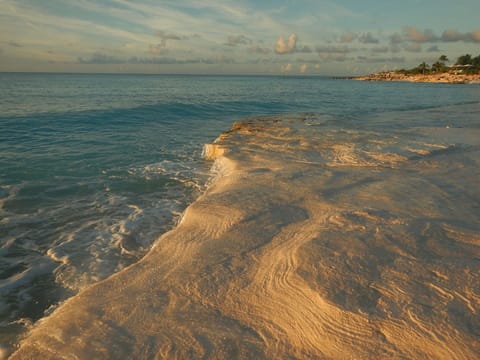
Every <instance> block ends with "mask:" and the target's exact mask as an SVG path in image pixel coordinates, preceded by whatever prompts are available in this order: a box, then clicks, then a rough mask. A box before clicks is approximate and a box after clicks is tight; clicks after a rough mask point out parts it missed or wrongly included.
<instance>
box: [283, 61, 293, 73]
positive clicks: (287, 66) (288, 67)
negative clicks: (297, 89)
mask: <svg viewBox="0 0 480 360" xmlns="http://www.w3.org/2000/svg"><path fill="white" fill-rule="evenodd" d="M280 70H281V72H282V73H289V72H292V70H293V65H292V64H290V63H288V64H285V65H282V66H281V67H280Z"/></svg>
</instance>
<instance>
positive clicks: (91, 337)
mask: <svg viewBox="0 0 480 360" xmlns="http://www.w3.org/2000/svg"><path fill="white" fill-rule="evenodd" d="M205 155H206V156H207V157H209V158H211V159H214V160H215V162H214V166H213V171H214V172H215V173H216V177H215V179H213V180H212V184H211V185H210V187H209V188H208V190H207V191H206V193H205V194H204V195H203V196H201V197H200V198H199V199H198V200H197V201H196V202H194V203H193V204H192V205H191V206H190V207H189V208H188V209H187V210H186V212H185V214H184V216H183V219H182V221H181V222H180V224H179V225H178V227H177V228H176V229H174V230H173V231H171V232H169V233H166V234H165V235H164V236H162V238H160V239H159V241H158V242H157V245H156V246H155V247H154V248H153V249H152V250H151V252H150V253H149V254H148V255H147V256H146V257H145V258H144V259H143V260H142V261H140V262H139V263H137V264H135V265H133V266H131V267H129V268H127V269H125V270H124V271H122V272H120V273H118V274H116V275H114V276H112V277H111V278H109V279H107V280H105V281H102V282H100V283H98V284H96V285H94V286H92V287H89V288H87V289H86V290H84V291H82V292H81V293H80V294H79V295H77V296H75V297H73V298H71V299H70V300H68V301H66V302H65V303H64V304H63V305H62V306H60V307H59V308H58V309H57V310H56V311H55V312H54V313H53V314H52V315H51V316H49V317H47V318H45V319H44V320H42V321H40V322H39V323H38V324H37V325H36V326H35V327H34V328H33V329H32V331H31V332H30V334H29V335H28V337H27V338H26V339H25V340H24V341H23V342H22V344H21V347H20V348H19V349H18V351H17V352H16V353H15V354H14V355H13V357H12V358H13V359H30V358H38V359H49V358H52V359H53V358H55V359H57V358H65V359H73V358H79V359H99V358H106V359H107V358H108V359H115V358H116V359H126V358H129V359H142V358H144V359H151V358H172V359H174V358H178V359H195V358H207V359H233V358H241V359H259V358H268V359H286V358H298V359H308V358H312V359H350V358H351V359H374V358H388V359H410V358H416V359H425V358H431V359H474V358H476V357H477V356H478V354H480V340H479V339H480V316H479V311H480V294H479V289H480V277H479V276H480V275H479V274H480V262H479V259H480V221H479V214H480V197H479V195H480V189H479V186H478V181H479V179H480V170H479V169H480V125H479V124H478V122H477V123H476V124H474V126H472V127H470V128H445V127H435V126H417V127H411V128H402V129H400V130H398V131H380V130H378V131H376V130H372V128H368V127H365V128H355V127H353V128H352V129H348V128H346V127H344V126H337V125H336V124H335V122H334V121H330V120H329V119H328V118H327V119H325V118H322V117H321V116H317V115H302V116H290V117H289V116H284V117H262V118H251V119H246V120H245V121H242V122H240V123H236V124H234V126H233V127H232V129H231V130H230V131H228V132H226V133H224V134H223V135H222V136H220V138H219V139H217V141H216V142H215V143H214V144H211V145H208V146H206V148H205Z"/></svg>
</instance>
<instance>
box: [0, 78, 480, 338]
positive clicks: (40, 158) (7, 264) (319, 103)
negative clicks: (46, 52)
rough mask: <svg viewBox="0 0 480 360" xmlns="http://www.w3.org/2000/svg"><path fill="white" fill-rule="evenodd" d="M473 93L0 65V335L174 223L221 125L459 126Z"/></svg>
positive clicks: (192, 194) (20, 327)
mask: <svg viewBox="0 0 480 360" xmlns="http://www.w3.org/2000/svg"><path fill="white" fill-rule="evenodd" d="M479 102H480V86H478V85H448V84H410V83H370V82H357V81H351V80H333V79H327V78H311V77H227V76H173V75H172V76H166V75H162V76H154V75H72V74H0V169H1V170H0V344H4V345H7V346H8V345H9V344H11V343H13V342H15V341H16V339H17V336H18V334H20V333H21V332H22V331H24V329H25V328H28V326H29V324H31V323H32V322H34V321H36V320H37V319H39V318H41V317H43V316H44V315H45V314H48V313H49V312H50V311H51V310H52V309H53V307H54V306H55V305H56V304H58V303H59V302H60V301H62V300H64V299H66V298H68V297H69V296H71V295H73V294H75V293H77V292H78V291H79V290H80V289H82V288H83V287H85V286H87V285H89V284H92V283H94V282H97V281H99V280H101V279H104V278H106V277H108V276H109V275H111V274H113V273H115V272H118V271H119V270H121V269H123V268H124V267H126V266H128V265H130V264H132V263H134V262H136V261H138V260H139V259H140V258H141V257H142V256H143V255H144V254H145V253H146V252H147V251H148V250H149V248H150V247H151V246H152V244H153V243H154V242H155V240H156V239H157V238H158V237H159V236H160V235H161V234H162V233H164V232H165V231H168V230H169V229H171V228H172V227H173V226H175V223H176V221H178V219H179V217H180V215H181V212H182V211H183V210H184V209H185V207H186V206H187V205H188V204H189V203H190V202H192V201H193V200H194V199H195V198H196V197H197V196H198V195H199V194H201V193H202V191H203V190H204V189H205V186H206V184H207V183H208V180H209V176H210V173H209V168H210V165H211V163H209V162H208V161H206V160H204V159H202V156H201V152H202V146H203V144H205V143H210V142H212V141H213V140H214V139H215V138H216V137H217V136H218V135H219V134H220V133H221V132H222V131H224V130H227V129H229V128H230V126H231V124H232V122H233V121H235V120H239V119H242V118H244V117H247V116H257V115H262V114H279V113H305V112H313V113H316V114H321V115H322V116H324V118H325V119H327V120H328V121H332V122H335V123H337V124H343V125H344V126H345V128H352V127H353V128H355V127H365V126H367V127H370V128H372V129H374V128H375V127H376V126H382V127H386V126H387V127H388V128H389V129H390V128H391V129H401V128H402V126H403V122H404V121H405V122H408V126H409V127H410V126H412V123H415V124H417V126H421V125H422V123H423V122H427V121H428V124H429V125H432V123H434V124H435V125H436V126H440V127H461V126H463V124H464V123H465V122H469V121H470V120H471V118H472V117H474V116H475V114H466V112H468V110H467V109H468V105H469V104H478V103H479ZM415 110H422V111H419V112H418V113H416V112H415ZM392 113H395V116H394V117H392V119H394V121H391V122H388V121H387V122H386V121H385V117H388V116H390V115H389V114H392ZM402 114H405V115H404V116H403V117H402ZM415 114H421V116H416V115H415ZM425 114H427V115H428V119H426V118H424V116H426V115H425ZM380 118H381V119H382V120H381V121H378V123H377V122H376V120H378V119H380Z"/></svg>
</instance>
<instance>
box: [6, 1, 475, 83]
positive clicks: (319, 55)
mask: <svg viewBox="0 0 480 360" xmlns="http://www.w3.org/2000/svg"><path fill="white" fill-rule="evenodd" d="M479 14H480V1H478V0H456V1H451V0H449V1H446V0H436V1H430V0H424V1H414V0H402V1H387V0H383V1H377V0H364V1H358V0H357V1H354V0H345V1H330V0H283V1H282V0H278V1H273V0H265V1H261V0H258V1H253V0H237V1H230V0H225V1H220V0H195V1H194V0H97V1H94V0H0V71H62V72H133V73H135V72H141V73H198V74H203V73H207V74H208V73H215V74H280V73H285V74H319V75H334V74H336V75H350V74H360V73H366V72H373V71H378V70H381V69H387V68H388V69H394V68H408V67H412V66H415V65H417V64H418V63H420V62H422V61H427V62H433V61H435V60H436V59H437V58H438V57H439V56H440V55H442V54H446V55H447V56H448V57H449V58H450V59H451V60H455V59H456V57H458V56H459V55H462V54H465V53H470V54H472V55H474V56H476V55H479V54H480V15H479Z"/></svg>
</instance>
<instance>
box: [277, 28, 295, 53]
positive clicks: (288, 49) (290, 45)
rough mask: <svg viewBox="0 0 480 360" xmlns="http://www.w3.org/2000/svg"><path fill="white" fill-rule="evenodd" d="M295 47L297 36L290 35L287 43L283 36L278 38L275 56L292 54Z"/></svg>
mask: <svg viewBox="0 0 480 360" xmlns="http://www.w3.org/2000/svg"><path fill="white" fill-rule="evenodd" d="M296 46H297V35H295V34H293V33H292V34H290V36H289V37H288V41H285V39H284V38H283V36H280V37H279V38H278V40H277V43H276V44H275V52H276V53H277V54H291V53H294V52H295V50H296Z"/></svg>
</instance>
